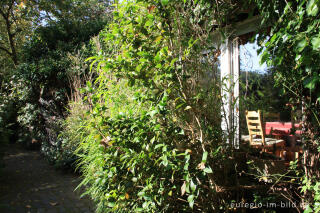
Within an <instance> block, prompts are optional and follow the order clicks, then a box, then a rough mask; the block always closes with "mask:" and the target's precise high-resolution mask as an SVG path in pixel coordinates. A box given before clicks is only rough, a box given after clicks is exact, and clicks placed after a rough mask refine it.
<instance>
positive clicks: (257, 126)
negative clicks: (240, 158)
mask: <svg viewBox="0 0 320 213" xmlns="http://www.w3.org/2000/svg"><path fill="white" fill-rule="evenodd" d="M246 120H247V126H248V131H249V142H250V145H251V146H252V147H254V148H262V149H263V151H271V150H272V151H275V150H276V148H278V147H279V148H283V147H285V141H284V140H282V139H275V138H266V137H265V132H264V129H263V126H262V119H261V111H260V110H258V111H246Z"/></svg>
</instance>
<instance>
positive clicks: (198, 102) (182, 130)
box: [78, 1, 238, 212]
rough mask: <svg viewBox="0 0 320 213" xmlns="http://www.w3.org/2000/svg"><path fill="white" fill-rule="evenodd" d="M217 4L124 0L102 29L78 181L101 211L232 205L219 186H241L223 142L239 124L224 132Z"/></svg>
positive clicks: (204, 208)
mask: <svg viewBox="0 0 320 213" xmlns="http://www.w3.org/2000/svg"><path fill="white" fill-rule="evenodd" d="M215 6H216V5H215V4H213V3H210V2H208V1H199V2H185V3H183V2H182V1H172V2H171V1H170V2H169V1H137V2H135V1H127V2H125V3H123V4H120V5H117V10H116V11H115V13H114V21H113V23H111V24H110V25H109V26H107V28H106V30H105V31H103V32H102V33H101V37H102V38H103V39H104V49H103V51H102V52H101V53H100V54H98V55H97V56H95V57H92V58H91V59H93V60H94V62H96V66H97V72H96V73H97V80H96V81H95V82H92V83H90V82H89V83H88V84H87V88H86V95H87V96H86V97H85V98H84V100H86V101H87V103H88V105H90V109H89V111H88V112H87V113H88V114H89V115H90V117H89V118H88V121H87V122H85V123H84V125H85V126H86V129H87V130H86V131H84V132H86V133H85V135H86V134H88V133H89V134H88V135H86V136H85V137H84V138H82V141H81V143H80V146H79V149H78V151H79V157H80V160H79V166H80V168H81V171H82V172H83V174H84V180H83V182H82V184H81V185H85V186H87V188H86V189H87V192H86V193H87V194H90V195H91V197H92V198H93V199H94V200H95V201H96V202H97V204H98V208H97V210H98V212H128V211H130V212H131V211H135V212H139V211H140V212H167V211H173V212H175V211H202V212H212V211H217V210H218V209H220V208H221V209H224V208H227V206H228V204H226V203H225V201H224V197H223V196H224V195H225V196H227V195H226V194H224V193H221V192H224V191H228V190H227V189H237V188H236V187H235V188H233V187H234V186H235V184H237V183H238V182H237V172H236V168H235V165H237V164H236V163H235V162H234V160H235V158H233V157H231V156H233V149H232V144H227V143H226V140H227V139H228V138H229V137H230V136H231V134H230V133H232V129H229V131H228V132H222V130H221V120H222V119H223V118H222V117H221V102H222V97H221V93H220V89H221V85H220V79H219V74H218V70H217V69H215V70H214V71H212V67H215V68H217V67H218V66H217V63H216V62H217V57H218V56H219V49H217V48H213V47H212V39H211V37H210V33H208V32H210V29H212V27H213V25H214V24H213V23H212V22H206V21H204V20H207V19H208V18H209V17H210V19H212V17H214V16H215V15H217V14H216V13H214V12H213V11H214V8H215ZM229 6H230V7H229ZM233 6H234V5H228V4H226V5H224V7H223V10H224V12H225V13H226V14H227V13H228V12H229V10H230V11H232V8H233ZM200 8H201V9H200ZM220 9H221V8H220ZM200 10H201V12H200ZM186 17H188V18H186ZM219 17H220V16H219ZM220 18H221V17H220ZM217 20H220V19H217ZM202 21H203V22H202ZM200 22H201V23H202V27H203V28H204V29H206V30H202V31H201V33H199V32H200V31H198V29H199V25H198V24H199V23H200ZM173 35H174V36H173ZM206 47H207V48H208V50H210V51H209V52H208V53H207V54H204V53H203V50H204V48H206ZM204 62H208V63H204ZM229 158H230V159H229ZM226 159H228V160H226ZM235 180H236V181H235ZM237 192H238V191H237V190H235V191H233V192H230V194H229V195H230V197H233V196H234V195H235V194H236V193H237ZM221 194H224V195H221ZM220 195H221V196H220Z"/></svg>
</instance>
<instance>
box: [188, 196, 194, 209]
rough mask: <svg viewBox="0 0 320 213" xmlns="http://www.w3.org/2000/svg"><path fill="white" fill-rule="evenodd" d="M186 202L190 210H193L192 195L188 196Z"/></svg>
mask: <svg viewBox="0 0 320 213" xmlns="http://www.w3.org/2000/svg"><path fill="white" fill-rule="evenodd" d="M188 202H189V206H190V207H191V208H193V205H194V195H189V196H188Z"/></svg>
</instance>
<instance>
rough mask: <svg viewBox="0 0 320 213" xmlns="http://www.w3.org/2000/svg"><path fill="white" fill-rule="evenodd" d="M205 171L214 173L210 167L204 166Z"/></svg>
mask: <svg viewBox="0 0 320 213" xmlns="http://www.w3.org/2000/svg"><path fill="white" fill-rule="evenodd" d="M203 171H204V172H205V173H213V172H212V169H211V168H210V167H207V168H204V170H203Z"/></svg>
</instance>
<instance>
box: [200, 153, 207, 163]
mask: <svg viewBox="0 0 320 213" xmlns="http://www.w3.org/2000/svg"><path fill="white" fill-rule="evenodd" d="M207 157H208V152H204V153H203V154H202V160H201V162H203V163H205V162H207Z"/></svg>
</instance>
